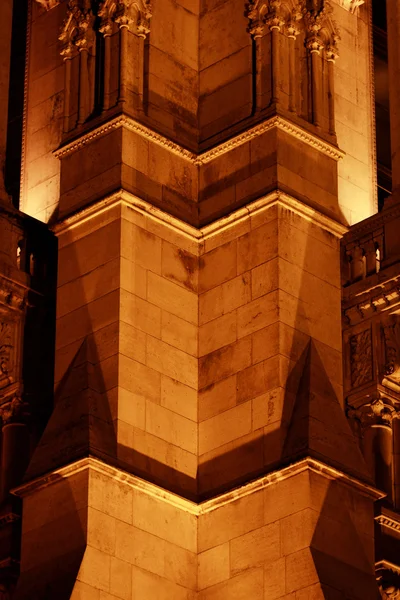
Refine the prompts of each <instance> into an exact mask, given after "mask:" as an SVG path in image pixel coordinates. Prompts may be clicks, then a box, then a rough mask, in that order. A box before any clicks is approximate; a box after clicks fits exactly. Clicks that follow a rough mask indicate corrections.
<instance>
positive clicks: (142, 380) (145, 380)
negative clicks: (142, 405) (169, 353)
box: [118, 354, 161, 402]
mask: <svg viewBox="0 0 400 600" xmlns="http://www.w3.org/2000/svg"><path fill="white" fill-rule="evenodd" d="M118 373H119V376H118V378H119V383H120V386H121V387H123V388H125V389H126V390H128V391H129V392H132V393H134V394H137V395H140V396H144V397H145V398H149V399H150V400H152V401H154V402H160V395H161V376H160V374H159V373H158V371H154V370H153V369H151V368H149V367H147V366H146V365H142V364H141V363H139V362H137V361H136V360H131V359H130V358H128V357H127V356H124V355H123V354H120V355H119V364H118Z"/></svg>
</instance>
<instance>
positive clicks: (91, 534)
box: [87, 506, 115, 556]
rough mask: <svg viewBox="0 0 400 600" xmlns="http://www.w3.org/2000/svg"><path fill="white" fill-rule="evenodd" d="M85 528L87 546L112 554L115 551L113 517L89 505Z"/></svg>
mask: <svg viewBox="0 0 400 600" xmlns="http://www.w3.org/2000/svg"><path fill="white" fill-rule="evenodd" d="M87 528H88V530H87V543H88V544H89V546H91V547H92V548H97V550H101V551H102V552H104V553H106V554H110V555H111V556H112V555H113V554H114V552H115V519H114V518H113V517H111V516H110V515H107V514H105V513H103V512H100V511H99V510H96V509H94V508H91V507H90V506H89V508H88V524H87Z"/></svg>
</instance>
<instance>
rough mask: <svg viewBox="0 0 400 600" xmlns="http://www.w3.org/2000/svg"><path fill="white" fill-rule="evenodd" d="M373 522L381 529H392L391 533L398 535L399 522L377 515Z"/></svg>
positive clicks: (386, 516)
mask: <svg viewBox="0 0 400 600" xmlns="http://www.w3.org/2000/svg"><path fill="white" fill-rule="evenodd" d="M375 521H376V522H377V523H378V525H382V526H383V527H387V528H388V529H392V530H393V531H396V532H397V533H400V520H399V521H398V520H396V519H393V518H391V517H389V516H388V515H378V516H377V517H375ZM399 571H400V568H399Z"/></svg>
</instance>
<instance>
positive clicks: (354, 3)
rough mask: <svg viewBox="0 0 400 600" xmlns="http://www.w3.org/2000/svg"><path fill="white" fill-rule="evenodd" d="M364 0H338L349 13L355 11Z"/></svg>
mask: <svg viewBox="0 0 400 600" xmlns="http://www.w3.org/2000/svg"><path fill="white" fill-rule="evenodd" d="M364 2H365V0H340V6H343V8H345V9H346V10H349V11H350V12H351V13H355V12H356V10H357V8H358V7H359V6H361V5H362V4H364Z"/></svg>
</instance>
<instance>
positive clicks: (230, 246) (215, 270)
mask: <svg viewBox="0 0 400 600" xmlns="http://www.w3.org/2000/svg"><path fill="white" fill-rule="evenodd" d="M234 277H236V241H233V242H229V243H227V244H224V245H223V246H219V247H218V248H215V250H211V251H210V252H207V253H206V254H203V255H202V256H201V257H200V261H199V292H200V293H202V292H206V291H207V290H209V289H211V288H214V287H216V286H217V285H220V284H221V283H224V282H225V281H228V280H229V279H233V278H234Z"/></svg>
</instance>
